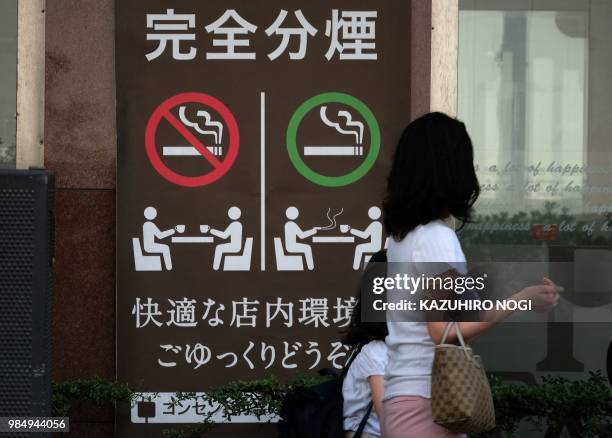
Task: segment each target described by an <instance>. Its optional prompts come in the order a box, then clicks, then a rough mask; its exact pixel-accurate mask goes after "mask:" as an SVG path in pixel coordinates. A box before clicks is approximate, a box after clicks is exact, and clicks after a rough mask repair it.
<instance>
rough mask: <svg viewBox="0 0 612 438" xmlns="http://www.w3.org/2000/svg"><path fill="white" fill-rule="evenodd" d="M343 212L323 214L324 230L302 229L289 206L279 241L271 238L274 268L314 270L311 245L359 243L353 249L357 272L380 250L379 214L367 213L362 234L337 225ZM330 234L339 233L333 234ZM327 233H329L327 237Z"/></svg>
mask: <svg viewBox="0 0 612 438" xmlns="http://www.w3.org/2000/svg"><path fill="white" fill-rule="evenodd" d="M343 212H344V209H340V210H339V211H338V212H335V213H332V211H331V208H330V209H328V210H327V214H326V216H327V219H328V220H329V223H328V224H327V225H325V226H321V227H314V228H310V229H302V227H301V226H300V225H299V224H298V219H299V214H300V212H299V209H298V208H297V207H294V206H291V207H288V208H287V209H286V210H285V216H286V219H287V222H285V226H284V235H283V237H280V236H277V237H275V238H274V253H275V256H276V268H277V270H279V271H303V270H305V268H306V269H308V270H309V271H312V270H314V269H315V264H314V259H313V255H312V244H328V243H338V244H340V243H351V244H353V243H355V242H356V239H360V241H361V243H358V244H357V245H356V246H355V253H354V257H353V269H354V270H356V271H357V270H359V269H361V268H362V267H363V266H364V265H365V264H367V262H368V261H369V260H370V257H371V256H372V255H373V254H375V253H376V252H378V251H380V250H381V249H382V248H383V243H384V242H383V225H382V223H381V222H380V217H381V211H380V208H379V207H376V206H373V207H370V209H369V210H368V218H369V219H370V220H371V222H370V224H369V225H368V226H367V227H366V228H365V229H363V230H360V229H357V228H354V227H351V226H350V225H348V224H340V225H338V219H337V218H338V217H339V216H340V215H341V214H342V213H343ZM333 231H339V233H338V232H336V233H334V232H333ZM330 232H331V233H330Z"/></svg>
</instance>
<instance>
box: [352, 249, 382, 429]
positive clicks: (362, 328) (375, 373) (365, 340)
mask: <svg viewBox="0 0 612 438" xmlns="http://www.w3.org/2000/svg"><path fill="white" fill-rule="evenodd" d="M377 256H378V254H377ZM382 257H383V258H384V255H383V256H382ZM378 258H379V257H373V258H372V261H386V260H379V259H378ZM387 334H388V331H387V323H386V322H362V321H361V300H359V299H358V301H357V304H356V305H355V307H354V309H353V316H352V320H351V325H350V326H349V328H348V331H347V333H346V335H345V337H344V339H343V342H344V344H346V345H349V346H351V347H354V348H357V347H358V346H359V345H363V347H362V348H361V351H360V352H359V353H358V354H357V356H356V357H355V360H354V361H353V362H352V364H351V366H350V367H349V369H348V372H347V374H346V377H345V378H344V382H343V384H342V395H343V397H344V409H343V415H344V430H345V431H346V435H345V436H346V438H352V437H353V436H354V433H355V431H356V430H357V429H358V428H359V424H360V423H361V420H362V419H363V418H364V416H366V415H367V414H368V407H369V405H370V402H373V409H371V412H370V413H369V416H368V419H367V422H366V425H365V428H364V430H363V434H362V435H361V437H362V438H373V437H380V436H381V433H380V418H381V414H382V399H383V392H384V375H385V368H386V366H387V346H386V344H385V337H386V336H387Z"/></svg>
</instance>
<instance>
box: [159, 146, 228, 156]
mask: <svg viewBox="0 0 612 438" xmlns="http://www.w3.org/2000/svg"><path fill="white" fill-rule="evenodd" d="M206 149H208V152H210V153H211V154H213V155H214V156H216V157H220V156H221V155H223V146H206ZM162 154H163V155H164V156H165V157H198V156H201V155H202V154H201V153H200V152H199V151H198V150H197V149H196V148H194V147H193V146H164V147H163V148H162Z"/></svg>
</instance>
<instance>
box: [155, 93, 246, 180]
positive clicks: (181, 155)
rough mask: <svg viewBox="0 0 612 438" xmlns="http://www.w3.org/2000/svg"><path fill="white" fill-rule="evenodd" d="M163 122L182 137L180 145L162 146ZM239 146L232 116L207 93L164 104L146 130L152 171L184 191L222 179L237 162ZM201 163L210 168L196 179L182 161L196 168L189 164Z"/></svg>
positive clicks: (225, 107) (185, 95) (177, 96)
mask: <svg viewBox="0 0 612 438" xmlns="http://www.w3.org/2000/svg"><path fill="white" fill-rule="evenodd" d="M194 107H196V109H195V110H194V109H193V108H194ZM189 111H191V112H189ZM162 122H166V123H168V124H169V125H170V127H171V129H173V130H174V131H175V132H174V133H175V134H176V133H178V134H179V135H178V136H176V137H178V138H180V139H181V142H180V143H181V144H177V145H172V144H159V142H158V132H159V131H160V129H161V127H160V125H161V124H162ZM239 145H240V135H239V132H238V124H237V123H236V119H235V118H234V115H233V114H232V112H231V111H230V110H229V109H228V108H227V106H225V104H224V103H223V102H221V101H220V100H218V99H216V98H214V97H212V96H209V95H208V94H204V93H182V94H178V95H176V96H172V97H170V98H169V99H167V100H165V101H164V102H162V103H161V104H160V105H159V106H158V107H157V108H156V109H155V111H153V114H152V115H151V117H150V118H149V122H148V123H147V127H146V130H145V148H146V151H147V156H148V157H149V161H150V162H151V165H152V166H153V168H154V169H155V170H156V171H157V172H158V173H159V174H160V175H161V176H162V177H163V178H165V179H166V180H167V181H169V182H171V183H173V184H177V185H180V186H185V187H201V186H205V185H208V184H212V183H213V182H215V181H217V180H218V179H219V178H221V177H223V175H225V174H226V173H227V171H228V170H229V169H230V168H231V167H232V165H233V164H234V161H236V157H237V156H238V149H239ZM177 159H178V160H179V161H177ZM202 159H204V160H205V162H206V163H208V166H206V170H205V171H202V172H200V173H199V174H197V175H190V174H188V172H186V168H187V166H186V165H184V166H181V161H180V160H183V161H182V162H184V163H189V164H190V165H193V162H192V161H191V162H190V161H189V160H202ZM200 162H201V161H200ZM181 167H185V169H182V168H181Z"/></svg>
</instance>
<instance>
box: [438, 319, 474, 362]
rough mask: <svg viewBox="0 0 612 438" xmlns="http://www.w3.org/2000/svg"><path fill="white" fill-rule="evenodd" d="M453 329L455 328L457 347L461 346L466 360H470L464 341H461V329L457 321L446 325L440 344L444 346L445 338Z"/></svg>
mask: <svg viewBox="0 0 612 438" xmlns="http://www.w3.org/2000/svg"><path fill="white" fill-rule="evenodd" d="M453 327H456V328H457V330H456V333H457V339H459V345H461V347H462V348H463V351H464V352H465V354H466V356H467V357H468V358H471V356H470V353H469V352H468V346H467V345H466V344H465V340H464V339H463V335H462V334H461V329H460V328H459V323H458V322H457V321H451V322H449V323H448V325H447V326H446V328H445V329H444V334H443V335H442V340H441V341H440V344H444V343H445V342H446V338H447V337H448V335H449V334H450V331H451V329H452V328H453Z"/></svg>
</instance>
